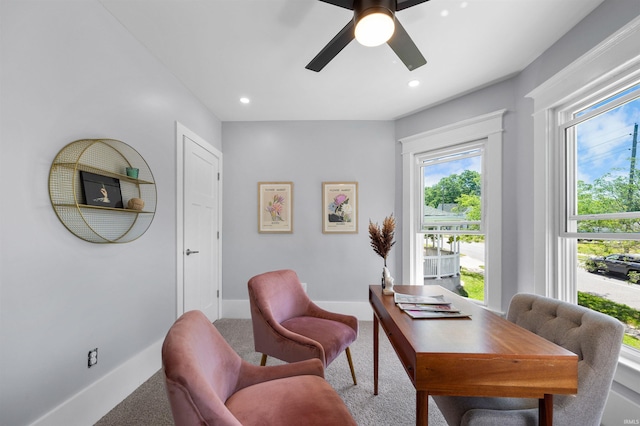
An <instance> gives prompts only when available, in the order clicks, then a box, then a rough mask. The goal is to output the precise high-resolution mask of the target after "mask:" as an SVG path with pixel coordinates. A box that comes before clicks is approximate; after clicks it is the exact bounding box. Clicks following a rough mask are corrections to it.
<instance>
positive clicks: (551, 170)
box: [526, 17, 640, 392]
mask: <svg viewBox="0 0 640 426" xmlns="http://www.w3.org/2000/svg"><path fill="white" fill-rule="evenodd" d="M638 46H640V17H637V18H635V19H634V20H632V21H631V22H629V23H628V24H627V25H625V26H624V27H622V28H621V29H620V30H619V31H617V32H616V33H615V34H613V35H611V36H610V37H609V38H607V39H606V40H604V41H603V42H602V43H600V44H599V45H597V46H596V47H594V48H593V49H591V50H590V51H589V52H587V53H585V54H584V55H583V56H582V57H580V58H578V59H577V60H576V61H574V62H573V63H571V64H570V65H569V66H567V67H566V68H564V69H563V70H561V71H560V72H558V73H557V74H556V75H554V76H553V77H551V78H550V79H548V80H547V81H546V82H544V83H543V84H541V85H540V86H538V87H537V88H535V89H534V90H532V91H531V92H530V93H529V94H527V95H526V96H527V97H528V98H532V99H533V102H534V108H533V126H534V141H533V145H534V191H533V206H534V207H533V209H534V215H533V216H534V223H533V226H534V232H533V234H534V244H533V246H534V256H533V257H534V260H533V262H534V265H533V283H534V291H535V293H537V294H543V295H547V296H549V297H554V298H557V299H560V300H566V301H570V302H574V303H575V302H576V298H577V296H576V294H577V288H576V278H575V270H576V263H577V259H575V257H576V256H575V255H574V254H573V253H575V246H574V245H575V244H576V241H575V240H568V241H567V243H566V244H559V243H558V236H559V224H560V220H563V217H560V216H561V215H560V209H559V208H558V205H559V203H560V202H561V198H560V197H562V191H561V188H559V187H558V186H557V185H556V182H559V166H560V165H559V164H558V161H557V158H558V155H557V153H558V151H557V149H558V146H559V145H560V144H559V138H560V137H561V135H560V134H559V133H558V131H557V124H558V123H557V120H556V118H557V117H556V115H555V111H556V108H558V107H560V106H562V105H567V104H569V102H570V100H573V99H576V98H581V97H585V96H587V95H588V94H592V93H597V92H599V91H605V90H607V89H608V88H610V87H612V86H615V82H616V81H618V80H620V79H623V78H627V77H631V76H632V75H635V74H638V73H640V71H638V70H636V69H637V68H638V66H640V55H638ZM572 257H573V258H572ZM567 259H568V260H569V262H566V260H567ZM559 283H568V284H569V285H564V286H561V285H560V284H559ZM638 366H640V357H638V355H637V353H636V352H635V351H631V350H628V349H626V348H624V347H623V349H622V352H621V355H620V364H619V367H625V368H627V367H631V368H632V369H633V370H635V371H634V373H635V374H633V383H634V385H633V386H630V388H632V389H633V390H634V391H635V392H640V386H639V385H638V383H640V381H638V380H637V379H638V373H639V371H640V369H638ZM619 369H620V368H619ZM627 371H629V370H627ZM616 381H620V375H619V374H617V375H616Z"/></svg>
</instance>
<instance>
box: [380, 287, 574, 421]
mask: <svg viewBox="0 0 640 426" xmlns="http://www.w3.org/2000/svg"><path fill="white" fill-rule="evenodd" d="M394 289H395V291H396V292H398V293H405V294H419V295H431V296H434V295H439V294H442V295H444V296H445V298H446V299H447V300H448V301H451V302H452V303H453V305H455V306H456V307H457V308H458V309H460V310H462V311H463V312H465V313H468V314H471V317H470V318H447V319H415V320H414V319H412V318H411V317H409V315H407V314H406V313H404V312H402V311H401V310H400V309H399V308H398V307H397V306H396V305H395V303H394V302H393V296H385V295H383V294H382V289H381V287H380V286H379V285H372V286H370V287H369V302H370V303H371V307H372V308H373V379H374V394H375V395H377V394H378V345H379V341H378V328H379V324H380V325H382V328H383V330H384V332H385V334H386V335H387V337H388V338H389V341H390V342H391V345H392V346H393V348H394V349H395V351H396V354H397V355H398V358H399V359H400V362H401V363H402V365H403V366H404V369H405V371H406V372H407V374H408V375H409V378H410V379H411V382H412V383H413V385H414V386H415V388H416V424H417V425H421V426H422V425H427V422H428V407H429V405H428V396H429V395H451V396H498V397H516V398H538V399H539V400H540V404H539V406H540V417H539V420H540V424H541V425H551V424H552V422H553V394H576V393H577V392H578V357H577V356H576V355H575V354H574V353H573V352H570V351H568V350H566V349H564V348H562V347H560V346H557V345H556V344H554V343H551V342H550V341H548V340H546V339H544V338H542V337H540V336H538V335H536V334H534V333H531V332H530V331H528V330H525V329H524V328H522V327H519V326H517V325H515V324H513V323H512V322H510V321H507V320H506V319H504V318H502V317H500V316H498V315H496V314H494V313H492V312H490V311H488V310H486V309H484V308H482V307H481V306H478V305H476V304H474V303H473V302H469V301H467V300H466V299H464V298H463V297H460V296H458V295H456V294H454V293H452V292H450V291H448V290H446V289H444V288H442V287H440V286H436V285H433V286H432V285H426V286H400V285H399V286H395V287H394Z"/></svg>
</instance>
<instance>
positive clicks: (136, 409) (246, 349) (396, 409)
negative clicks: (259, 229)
mask: <svg viewBox="0 0 640 426" xmlns="http://www.w3.org/2000/svg"><path fill="white" fill-rule="evenodd" d="M214 325H215V326H216V327H217V328H218V330H219V331H220V333H221V334H222V335H223V336H224V338H225V339H226V340H227V342H229V344H230V345H231V346H232V347H233V348H234V349H235V351H236V352H237V353H238V354H239V355H240V356H241V357H242V358H243V359H245V360H247V361H249V362H251V363H253V364H256V365H257V364H259V363H260V356H261V355H260V354H258V353H256V352H255V351H254V350H253V332H252V329H251V320H248V319H222V320H218V321H216V322H215V323H214ZM372 348H373V322H372V321H362V322H360V334H359V336H358V340H357V341H356V342H355V343H354V344H353V345H352V346H351V355H352V358H353V363H354V368H355V371H356V378H357V379H358V384H357V385H355V386H354V384H353V381H352V380H351V373H350V372H349V366H348V363H347V358H346V355H344V354H341V355H340V356H339V357H338V358H337V359H336V360H334V361H333V363H331V365H329V366H328V367H327V369H326V371H325V377H326V379H327V381H328V382H329V384H331V386H333V388H334V389H335V390H336V391H337V392H338V394H339V395H340V396H341V397H342V399H343V400H344V402H345V403H346V405H347V407H348V408H349V410H350V411H351V414H352V415H353V417H354V418H355V420H356V422H357V423H358V425H359V426H387V425H394V426H405V425H406V426H409V425H415V422H416V414H415V411H416V408H415V404H416V402H415V401H416V394H415V389H414V387H413V385H412V384H411V381H410V380H409V378H408V377H407V374H406V373H405V371H404V369H403V368H402V365H401V364H400V361H399V360H398V357H397V356H396V354H395V352H394V351H393V348H392V347H391V345H390V344H389V341H388V340H387V339H386V337H385V336H384V333H380V369H379V385H378V386H379V387H378V390H379V392H378V395H377V396H374V395H373V349H372ZM279 363H281V361H278V360H276V359H273V358H269V359H268V361H267V365H274V364H279ZM163 380H164V379H163V375H162V370H160V371H158V372H157V373H156V374H154V375H153V376H152V377H151V378H150V379H149V380H147V381H146V382H145V383H143V384H142V385H141V386H140V387H139V388H138V389H136V390H135V391H134V392H133V393H132V394H131V395H129V397H127V399H125V400H124V401H122V402H121V403H120V404H118V406H116V407H115V408H114V409H113V410H111V411H110V412H109V413H108V414H107V415H105V416H104V417H103V418H102V419H100V421H98V422H97V423H96V426H116V425H117V426H129V425H131V426H163V425H173V419H172V417H171V409H170V407H169V401H168V400H167V396H166V393H165V388H164V381H163ZM446 424H447V423H446V422H445V420H444V418H443V417H442V414H441V413H440V411H439V410H438V408H437V406H436V405H435V403H434V402H433V400H431V398H429V425H432V426H446Z"/></svg>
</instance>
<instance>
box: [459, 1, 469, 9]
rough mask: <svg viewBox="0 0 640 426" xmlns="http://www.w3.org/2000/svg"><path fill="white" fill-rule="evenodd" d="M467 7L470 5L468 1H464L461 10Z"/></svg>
mask: <svg viewBox="0 0 640 426" xmlns="http://www.w3.org/2000/svg"><path fill="white" fill-rule="evenodd" d="M467 6H469V3H467V2H466V1H463V2H462V3H460V9H464V8H465V7H467Z"/></svg>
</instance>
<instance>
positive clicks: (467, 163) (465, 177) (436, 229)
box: [416, 140, 486, 301]
mask: <svg viewBox="0 0 640 426" xmlns="http://www.w3.org/2000/svg"><path fill="white" fill-rule="evenodd" d="M485 143H486V140H482V141H480V142H472V143H470V144H463V145H457V146H453V147H450V148H446V149H442V150H436V151H431V152H427V153H424V154H421V155H419V156H416V158H417V161H418V166H419V168H418V170H419V172H418V173H419V174H420V176H419V179H418V180H417V182H420V183H419V185H420V188H421V191H420V194H421V196H422V199H421V201H420V202H419V203H418V206H417V208H418V209H419V210H420V212H419V213H418V214H419V217H420V218H421V226H420V232H421V233H422V234H423V236H424V238H423V242H422V247H420V248H418V250H420V249H422V250H423V252H424V262H423V263H424V265H423V276H424V280H425V284H428V283H429V281H432V280H441V279H443V278H446V279H447V283H448V287H449V288H450V289H451V290H455V291H457V292H458V293H460V294H461V295H463V296H467V297H470V298H472V299H475V300H480V301H484V270H485V265H484V263H485V259H484V251H485V250H484V248H485V247H484V235H483V230H484V226H483V222H482V187H483V179H482V176H483V173H482V164H483V155H484V144H485ZM417 274H418V275H419V273H417ZM438 283H440V282H438Z"/></svg>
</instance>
